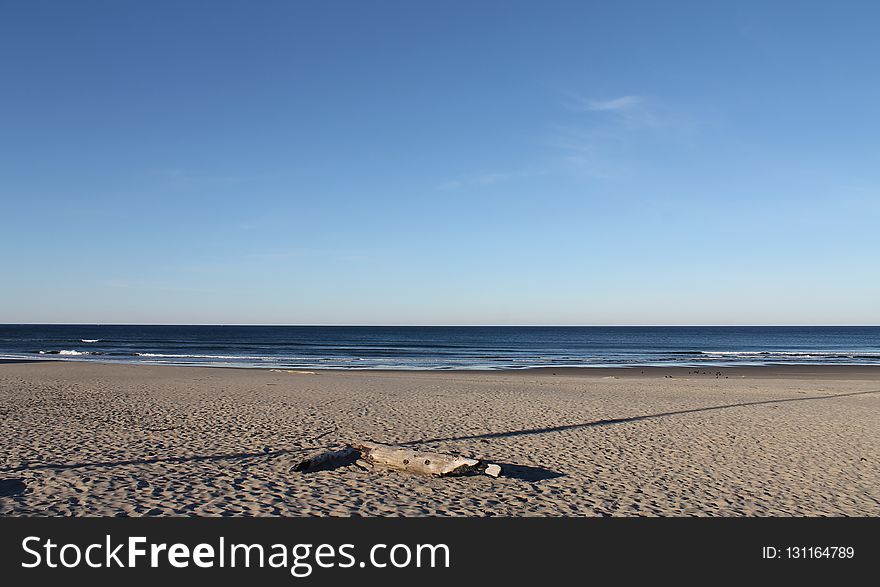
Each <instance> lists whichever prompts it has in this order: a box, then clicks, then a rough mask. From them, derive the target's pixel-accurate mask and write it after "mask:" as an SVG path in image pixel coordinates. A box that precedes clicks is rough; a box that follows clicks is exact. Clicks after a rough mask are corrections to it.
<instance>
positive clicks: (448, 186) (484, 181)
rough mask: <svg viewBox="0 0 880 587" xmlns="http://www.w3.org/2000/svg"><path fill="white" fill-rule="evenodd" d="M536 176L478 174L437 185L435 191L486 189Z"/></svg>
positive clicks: (523, 172)
mask: <svg viewBox="0 0 880 587" xmlns="http://www.w3.org/2000/svg"><path fill="white" fill-rule="evenodd" d="M537 174H538V172H536V171H533V170H528V171H515V172H504V173H478V174H474V175H466V176H463V177H459V178H456V179H451V180H449V181H445V182H443V183H441V184H440V185H438V186H437V189H439V190H442V191H454V190H460V189H464V188H470V187H488V186H493V185H496V184H499V183H506V182H510V181H514V180H517V179H522V178H526V177H531V176H534V175H537Z"/></svg>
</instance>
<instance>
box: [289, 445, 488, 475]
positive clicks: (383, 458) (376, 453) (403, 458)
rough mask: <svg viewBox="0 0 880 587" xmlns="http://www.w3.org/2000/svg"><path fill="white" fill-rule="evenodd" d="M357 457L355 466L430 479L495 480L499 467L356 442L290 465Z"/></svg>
mask: <svg viewBox="0 0 880 587" xmlns="http://www.w3.org/2000/svg"><path fill="white" fill-rule="evenodd" d="M355 456H357V457H358V459H357V461H356V463H355V464H357V465H358V466H360V467H363V468H372V467H381V468H386V469H394V470H396V471H404V472H407V473H414V474H416V475H428V476H434V477H450V476H456V475H477V474H484V475H489V476H490V477H498V475H500V474H501V467H500V466H499V465H496V464H493V463H487V462H485V461H481V460H478V459H471V458H467V457H462V456H457V455H448V454H443V453H436V452H427V451H420V450H413V449H411V448H405V447H402V446H394V445H389V444H379V443H378V442H367V441H357V442H353V443H351V444H350V445H349V446H348V447H347V448H344V449H342V450H333V451H325V452H320V453H315V454H312V455H310V456H309V457H308V458H306V459H304V460H302V461H300V462H299V463H297V464H296V465H294V467H293V470H294V471H303V472H304V471H310V470H313V469H316V468H318V467H320V466H323V465H329V464H331V463H337V462H342V461H345V460H349V459H352V458H353V457H355Z"/></svg>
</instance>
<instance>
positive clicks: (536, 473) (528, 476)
mask: <svg viewBox="0 0 880 587" xmlns="http://www.w3.org/2000/svg"><path fill="white" fill-rule="evenodd" d="M871 393H880V390H874V391H855V392H851V393H838V394H833V395H819V396H813V397H795V398H786V399H774V400H762V401H757V402H742V403H737V404H727V405H722V406H709V407H705V408H692V409H688V410H677V411H673V412H662V413H659V414H647V415H642V416H632V417H629V418H612V419H608V420H596V421H594V422H584V423H581V424H566V425H563V426H552V427H546V428H530V429H526V430H509V431H506V432H490V433H487V434H472V435H468V436H451V437H446V438H430V439H424V440H412V441H410V442H404V443H402V444H405V445H419V444H427V443H431V442H452V441H456V440H475V439H482V438H486V439H488V438H510V437H514V436H528V435H532V434H548V433H550V432H565V431H567V430H578V429H582V428H593V427H599V426H611V425H614V424H625V423H629V422H639V421H642V420H651V419H654V418H665V417H667V416H678V415H682V414H693V413H697V412H710V411H714V410H726V409H730V408H741V407H747V406H760V405H768V404H781V403H787V402H804V401H811V400H820V399H834V398H838V397H850V396H856V395H867V394H871ZM306 450H310V449H308V448H297V449H291V450H275V451H263V452H241V453H229V454H216V455H193V456H185V457H156V458H152V459H130V460H119V461H97V462H90V463H46V464H38V465H31V464H27V465H22V466H19V467H9V468H3V469H0V473H14V472H18V471H33V470H45V469H53V470H70V469H86V468H91V467H123V466H126V465H153V464H159V463H197V462H205V461H209V462H210V461H237V460H246V459H253V458H276V457H280V456H284V455H287V454H292V453H300V452H303V451H306ZM502 470H505V474H504V475H505V476H509V477H514V478H518V479H522V480H525V481H536V480H542V479H551V478H553V477H558V476H560V474H559V473H556V472H554V471H551V470H549V469H540V468H537V467H528V466H524V465H513V464H506V469H505V466H504V465H502ZM11 481H12V483H11V484H10V485H9V486H8V487H7V486H5V485H4V486H3V487H2V489H3V490H4V492H10V491H12V492H15V491H17V490H18V489H19V486H18V485H17V484H15V483H14V482H15V481H17V480H11Z"/></svg>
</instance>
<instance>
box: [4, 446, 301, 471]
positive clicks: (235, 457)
mask: <svg viewBox="0 0 880 587" xmlns="http://www.w3.org/2000/svg"><path fill="white" fill-rule="evenodd" d="M304 450H308V449H302V448H297V449H293V450H274V451H263V452H240V453H230V454H219V455H193V456H188V457H156V458H153V459H131V460H126V461H96V462H91V463H46V464H39V465H31V464H27V465H21V466H20V467H10V468H7V469H0V473H15V472H18V471H34V470H39V469H57V470H67V469H87V468H90V467H124V466H126V465H155V464H158V463H199V462H205V461H240V460H245V459H253V458H258V457H263V458H275V457H280V456H284V455H287V454H292V453H298V452H302V451H304Z"/></svg>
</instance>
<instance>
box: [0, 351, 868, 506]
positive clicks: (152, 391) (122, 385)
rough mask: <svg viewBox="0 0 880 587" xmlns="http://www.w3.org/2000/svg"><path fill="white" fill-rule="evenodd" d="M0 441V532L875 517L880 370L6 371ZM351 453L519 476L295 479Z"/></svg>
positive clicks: (9, 366)
mask: <svg viewBox="0 0 880 587" xmlns="http://www.w3.org/2000/svg"><path fill="white" fill-rule="evenodd" d="M695 371H696V372H695ZM718 372H720V373H721V374H720V376H719V375H717V373H718ZM0 423H2V435H0V514H3V515H14V516H15V515H62V516H70V515H75V516H85V515H89V516H92V515H98V516H116V515H131V516H139V515H178V516H181V515H183V516H185V515H199V516H218V515H233V516H257V515H260V516H265V515H270V516H273V515H274V516H301V515H323V516H326V515H331V516H349V515H404V516H421V515H443V516H490V515H495V516H525V515H529V516H535V515H537V516H608V515H615V516H637V515H652V516H682V515H710V516H802V515H806V516H826V515H830V516H841V515H849V516H878V515H880V368H847V367H839V368H832V367H827V368H826V367H811V368H805V367H791V368H781V367H780V368H769V367H768V368H703V369H699V370H695V369H687V368H673V369H630V370H624V369H613V370H612V369H556V370H553V369H542V370H530V371H520V372H401V371H398V372H380V371H370V372H338V371H316V372H311V373H309V372H284V371H281V372H277V371H268V370H256V369H223V368H202V367H171V366H143V365H106V364H87V363H75V362H33V363H4V364H0ZM352 439H372V440H375V441H378V442H387V443H413V444H412V446H413V447H419V448H424V449H431V450H437V451H447V452H457V453H461V454H470V455H475V456H477V457H481V458H486V459H490V460H492V461H494V462H498V463H500V464H501V465H502V468H503V474H502V477H500V478H498V479H492V478H490V477H486V476H478V477H458V478H421V477H414V476H410V475H406V474H400V473H391V472H386V473H382V472H375V471H374V472H365V471H362V470H361V469H359V468H357V467H354V466H347V467H343V468H337V469H335V470H326V471H317V472H312V473H295V472H291V471H289V469H290V467H291V465H292V464H293V463H295V462H297V461H298V460H299V459H300V458H302V457H303V456H304V455H305V454H306V453H308V452H310V451H311V450H314V449H316V448H321V447H332V446H336V445H341V444H343V443H345V442H347V441H349V440H352Z"/></svg>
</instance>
